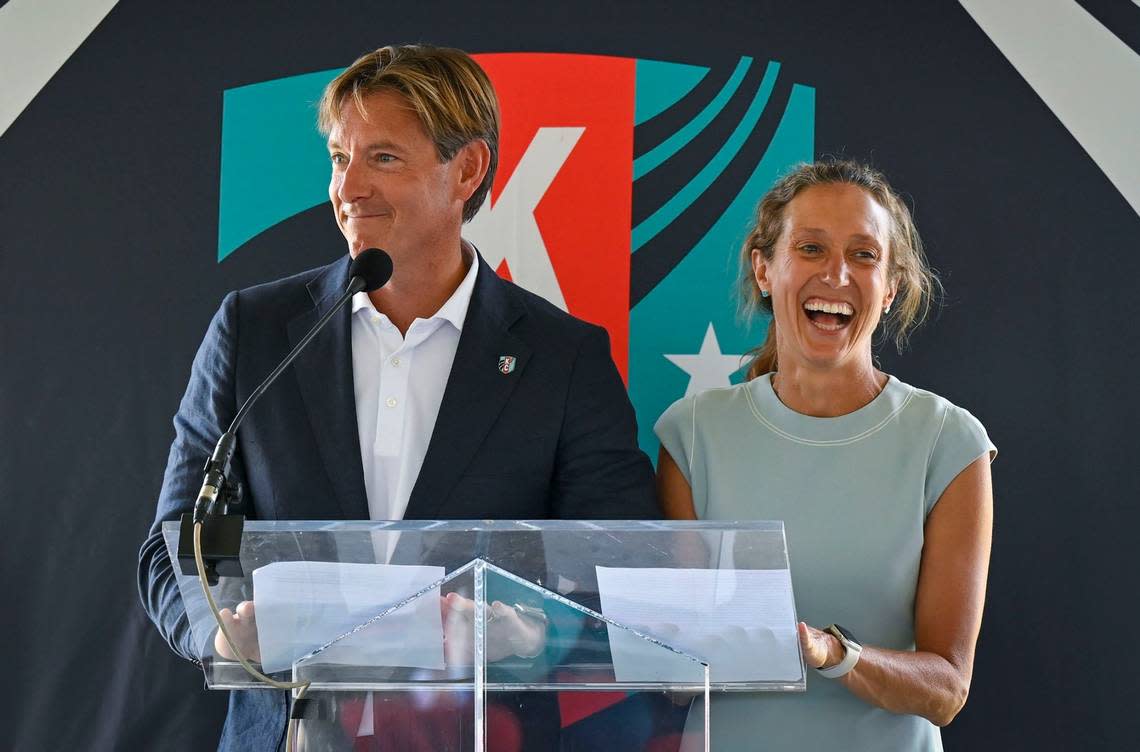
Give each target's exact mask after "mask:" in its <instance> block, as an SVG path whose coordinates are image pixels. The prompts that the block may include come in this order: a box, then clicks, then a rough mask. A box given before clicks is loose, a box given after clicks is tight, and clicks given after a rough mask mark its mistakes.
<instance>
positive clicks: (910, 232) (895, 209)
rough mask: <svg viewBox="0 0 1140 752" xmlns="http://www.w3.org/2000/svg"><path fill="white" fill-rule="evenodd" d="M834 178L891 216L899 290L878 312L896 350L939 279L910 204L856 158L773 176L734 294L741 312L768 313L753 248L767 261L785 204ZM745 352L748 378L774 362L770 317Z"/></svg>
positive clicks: (892, 275)
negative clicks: (762, 335) (759, 342)
mask: <svg viewBox="0 0 1140 752" xmlns="http://www.w3.org/2000/svg"><path fill="white" fill-rule="evenodd" d="M834 184H847V185H854V186H857V187H859V188H862V189H863V190H865V191H867V193H869V194H871V196H872V197H873V198H874V199H875V200H876V201H877V202H878V203H879V205H880V206H882V207H883V208H884V209H886V210H887V213H888V214H890V216H891V229H890V235H889V239H890V248H889V251H888V254H887V258H888V268H887V280H888V281H889V282H891V283H895V284H897V285H898V292H897V294H896V296H895V302H894V304H893V305H892V306H891V311H890V313H889V314H886V315H884V316H883V319H882V325H883V327H884V329H885V332H886V334H887V336H889V337H891V338H892V339H894V341H895V346H896V347H898V349H899V351H900V352H901V351H902V349H903V347H904V346H905V345H906V342H907V338H908V337H909V335H910V333H911V332H912V331H913V330H914V329H915V327H917V326H918V325H919V324H921V323H922V322H923V321H924V320H925V319H926V316H927V315H928V314H929V312H930V308H931V305H932V304H933V301H934V298H935V296H936V295H937V294H938V293H939V291H940V290H941V284H940V283H939V281H938V277H936V276H935V274H934V271H933V270H932V269H931V268H930V265H929V264H928V263H927V261H926V255H925V253H923V250H922V240H921V239H920V238H919V236H918V228H916V227H915V226H914V219H913V218H912V217H911V214H910V209H908V208H907V205H906V203H905V202H904V201H903V200H902V199H901V198H900V197H899V195H898V194H897V193H896V192H895V190H894V189H893V188H891V185H890V183H888V182H887V179H886V178H885V177H884V176H883V174H882V173H881V172H879V171H878V170H875V169H874V168H872V167H870V166H868V165H865V164H862V163H860V162H854V161H850V160H835V159H828V160H822V161H819V162H812V163H802V164H799V165H797V166H796V167H795V168H793V169H792V171H791V172H789V173H788V174H786V175H784V176H783V177H782V178H780V179H779V180H777V181H776V184H775V185H773V186H772V188H771V189H770V190H769V191H768V193H766V194H765V195H764V198H762V199H761V200H760V204H759V206H758V207H757V208H756V221H755V223H754V224H753V225H752V227H751V229H750V230H749V231H748V235H747V237H746V238H745V240H744V244H743V246H741V249H740V278H739V294H740V302H741V310H742V313H744V314H745V316H747V317H751V316H753V315H755V314H756V313H757V312H761V311H762V312H766V313H767V314H768V315H769V316H771V314H772V300H771V298H765V297H763V296H762V295H761V294H760V286H759V285H758V284H757V283H756V275H755V274H754V273H753V271H752V251H753V250H758V251H760V253H761V255H763V257H764V260H765V261H769V262H771V261H772V259H773V258H774V257H775V255H776V244H777V243H779V241H780V238H781V237H782V236H783V233H784V209H785V207H787V205H788V204H789V203H791V201H792V199H794V198H795V197H796V196H797V195H799V193H800V191H802V190H804V189H805V188H810V187H811V186H815V185H834ZM749 354H750V355H751V356H752V361H751V363H749V366H748V378H749V379H754V378H756V377H757V376H760V375H761V374H765V373H768V372H769V371H775V370H776V369H777V368H778V363H777V362H776V319H775V318H772V320H771V323H770V324H769V325H768V336H767V338H766V339H765V340H764V344H762V345H760V346H759V347H757V348H755V349H754V350H752V351H751V352H750V353H749Z"/></svg>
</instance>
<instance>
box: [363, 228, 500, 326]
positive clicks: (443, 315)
mask: <svg viewBox="0 0 1140 752" xmlns="http://www.w3.org/2000/svg"><path fill="white" fill-rule="evenodd" d="M460 243H461V244H462V250H463V258H464V260H465V261H467V263H468V267H467V273H466V274H465V275H464V276H463V281H462V282H460V283H459V287H456V288H455V292H453V293H451V297H450V298H448V299H447V301H446V302H444V304H443V305H442V306H440V308H439V310H438V311H436V312H435V314H434V315H433V316H431V318H429V319H428V320H429V321H431V320H432V319H443V320H444V321H449V322H451V325H452V326H454V327H455V329H456V331H460V332H462V331H463V321H464V319H466V318H467V309H468V308H469V307H470V306H471V295H472V293H474V292H475V277H476V275H477V274H478V273H479V256H478V255H477V254H476V253H475V246H473V245H471V244H470V243H468V242H467V241H466V240H461V241H460ZM375 310H376V307H375V306H373V305H372V300H371V299H369V297H368V293H366V292H358V293H356V294H355V295H353V296H352V313H353V314H355V313H356V312H357V311H364V312H365V313H372V312H374V311H375Z"/></svg>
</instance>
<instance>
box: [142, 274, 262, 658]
mask: <svg viewBox="0 0 1140 752" xmlns="http://www.w3.org/2000/svg"><path fill="white" fill-rule="evenodd" d="M237 303H238V295H237V293H230V294H229V295H227V296H226V298H225V300H224V301H223V302H222V306H221V308H220V309H219V310H218V312H217V313H216V314H215V315H214V318H213V320H212V321H211V322H210V327H209V330H208V331H207V332H206V337H205V339H204V341H203V342H202V345H201V347H199V348H198V354H197V355H196V356H195V358H194V365H193V367H192V369H191V374H190V383H189V385H188V386H187V387H186V394H185V395H184V396H183V397H182V403H181V405H180V406H179V408H178V412H177V414H176V415H175V416H174V431H175V434H174V443H173V444H171V446H170V456H169V458H168V460H167V463H166V474H165V476H164V477H163V481H162V490H161V492H160V493H159V497H158V509H157V513H156V515H155V520H154V523H153V524H152V525H151V528H150V534H149V535H148V536H147V538H146V540H145V541H144V542H143V545H142V548H140V549H139V565H138V585H139V596H140V597H141V598H142V602H143V606H144V608H145V609H146V612H147V615H149V616H150V619H151V621H153V622H154V624H155V626H157V627H158V630H159V632H160V633H161V634H162V636H163V637H164V638H165V639H166V641H167V643H168V644H169V645H170V647H171V648H172V649H173V650H174V651H175V652H176V653H178V654H179V655H181V656H183V657H185V658H189V659H191V660H197V659H198V658H199V657H200V656H201V655H202V654H203V651H204V649H205V647H206V646H205V645H204V644H196V643H195V641H194V639H193V637H194V636H193V635H192V633H191V630H190V617H189V616H188V615H187V612H186V607H185V605H184V603H183V600H182V596H181V594H180V593H179V590H178V582H177V571H176V567H175V565H174V563H173V562H172V561H171V560H170V556H169V554H168V553H167V549H166V543H165V541H164V540H163V538H162V523H163V522H164V521H166V520H177V519H178V518H179V517H180V516H181V515H182V513H184V512H190V511H192V510H193V506H194V502H195V500H196V498H197V496H198V490H199V489H200V487H201V484H202V472H203V468H204V467H205V464H206V460H207V459H208V458H209V456H210V453H211V452H212V451H213V449H214V445H215V444H216V443H217V441H218V438H219V437H220V436H221V435H222V432H223V431H224V430H225V429H226V427H228V426H229V424H230V421H231V420H232V419H233V416H234V414H235V412H236V407H235V401H236V398H235V383H234V380H235V377H234V372H235V357H234V352H235V350H236V339H237ZM235 459H236V458H235ZM230 477H231V480H234V481H238V482H243V483H244V472H243V471H242V467H241V465H240V463H239V462H237V461H235V463H234V464H233V465H232V466H231V475H230ZM207 613H208V612H207ZM193 616H194V617H198V616H199V615H198V614H194V615H193ZM202 616H205V614H203V615H202ZM199 637H200V638H203V639H204V636H202V635H199Z"/></svg>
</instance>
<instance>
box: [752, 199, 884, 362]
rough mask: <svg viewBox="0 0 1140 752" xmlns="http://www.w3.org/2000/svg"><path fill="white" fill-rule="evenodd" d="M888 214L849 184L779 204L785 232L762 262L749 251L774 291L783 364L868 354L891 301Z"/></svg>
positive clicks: (763, 284)
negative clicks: (876, 328)
mask: <svg viewBox="0 0 1140 752" xmlns="http://www.w3.org/2000/svg"><path fill="white" fill-rule="evenodd" d="M890 227H891V217H890V214H889V213H888V212H887V210H886V209H884V208H883V207H882V206H881V205H879V203H878V202H877V201H876V200H875V199H874V198H873V197H872V196H871V194H869V193H867V192H866V191H864V190H863V189H862V188H858V187H856V186H853V185H849V184H844V183H839V184H833V185H817V186H812V187H810V188H806V189H804V190H803V191H801V192H800V193H799V195H797V196H796V197H795V198H794V199H792V201H791V202H790V203H789V204H788V205H787V206H786V207H785V208H784V230H783V234H782V235H781V236H780V240H779V242H777V244H776V251H775V255H774V256H773V258H772V260H771V261H766V260H765V259H764V257H763V255H762V254H761V253H760V251H757V250H754V251H752V269H753V272H754V273H755V275H756V282H757V284H759V285H760V289H761V290H767V291H768V292H769V293H771V296H772V310H773V313H774V315H775V317H776V332H777V338H776V347H777V358H778V360H779V363H780V366H781V368H783V367H785V366H790V365H802V366H807V367H810V368H813V369H827V368H835V367H839V366H843V365H847V364H851V363H858V362H859V361H860V360H865V361H866V362H867V363H868V364H869V363H870V358H871V337H872V335H873V334H874V332H875V327H876V326H877V325H878V323H879V318H880V317H881V316H882V313H883V309H884V308H885V307H887V306H889V305H890V303H891V301H892V300H894V296H895V287H896V285H895V284H894V283H892V282H891V281H889V280H888V269H889V266H888V263H887V262H888V258H887V254H888V253H889V251H890V248H889V238H890Z"/></svg>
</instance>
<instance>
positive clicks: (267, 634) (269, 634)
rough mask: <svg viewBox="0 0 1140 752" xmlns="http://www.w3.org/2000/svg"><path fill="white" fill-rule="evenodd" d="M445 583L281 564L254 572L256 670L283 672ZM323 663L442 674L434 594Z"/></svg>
mask: <svg viewBox="0 0 1140 752" xmlns="http://www.w3.org/2000/svg"><path fill="white" fill-rule="evenodd" d="M444 575H445V572H444V568H443V567H428V566H403V565H396V564H342V563H338V562H326V561H281V562H275V563H273V564H268V565H266V566H264V567H261V568H260V569H255V570H254V571H253V594H254V598H253V600H254V609H255V613H256V615H257V639H258V643H259V647H260V648H261V666H262V668H263V670H265V671H266V672H270V673H272V672H275V671H285V670H288V669H290V668H291V667H292V665H293V662H294V661H295V660H297V659H298V658H301V657H303V656H306V655H308V654H309V653H311V652H313V651H314V650H316V649H317V648H319V647H321V646H323V645H327V644H328V643H329V642H331V641H332V640H335V639H336V638H337V637H340V636H341V635H343V634H345V633H347V632H349V631H351V630H352V629H354V628H356V627H358V626H360V625H361V624H363V623H364V622H366V621H368V620H369V619H372V618H373V617H375V616H377V615H379V614H381V613H383V612H384V611H386V610H387V609H389V608H391V607H392V606H394V605H396V604H397V603H400V602H401V601H403V600H405V599H407V598H408V597H410V596H411V595H413V594H415V593H417V592H419V591H420V590H423V589H424V588H426V587H428V586H429V585H431V584H432V583H433V582H438V581H439V580H441V579H443V577H444ZM320 660H321V661H322V662H324V663H337V664H349V665H360V666H400V667H411V668H428V669H437V670H438V669H442V668H443V665H444V664H443V624H442V622H441V619H440V608H439V588H438V587H437V588H435V589H434V590H433V591H430V592H428V593H424V594H423V595H422V596H420V597H419V598H418V599H416V601H414V602H413V603H409V604H405V605H404V606H403V607H402V608H400V609H398V610H397V611H395V612H393V613H391V614H388V615H386V616H384V617H383V618H382V619H378V620H377V621H376V622H375V623H373V624H370V625H369V626H368V627H366V628H365V629H364V630H361V632H359V633H357V634H354V635H352V636H351V637H349V638H347V639H345V640H342V641H340V642H338V643H337V645H336V646H335V649H330V650H328V651H326V652H323V653H322V654H321V656H320Z"/></svg>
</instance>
